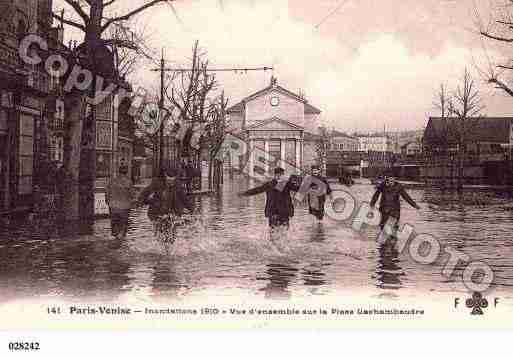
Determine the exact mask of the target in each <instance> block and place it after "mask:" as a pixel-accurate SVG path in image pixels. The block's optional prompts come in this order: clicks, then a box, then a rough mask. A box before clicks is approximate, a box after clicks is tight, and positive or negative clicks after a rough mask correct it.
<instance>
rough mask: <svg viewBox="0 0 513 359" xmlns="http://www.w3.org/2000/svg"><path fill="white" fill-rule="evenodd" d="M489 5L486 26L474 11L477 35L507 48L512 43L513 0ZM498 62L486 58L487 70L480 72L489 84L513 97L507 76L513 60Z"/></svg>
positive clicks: (499, 0)
mask: <svg viewBox="0 0 513 359" xmlns="http://www.w3.org/2000/svg"><path fill="white" fill-rule="evenodd" d="M491 4H492V13H491V18H490V19H489V20H488V22H487V23H486V24H485V21H484V20H483V19H482V18H481V16H480V14H479V12H478V10H477V9H476V20H477V21H476V23H477V28H478V31H479V34H480V35H481V36H482V37H483V38H485V39H487V40H490V41H492V42H494V43H496V44H498V45H504V46H505V47H506V48H508V47H509V46H511V44H512V43H513V0H494V1H492V2H491ZM487 56H488V54H487ZM498 61H499V63H495V62H494V61H492V59H490V58H488V69H486V70H485V71H481V72H482V73H483V74H484V75H485V76H486V78H487V81H488V82H489V83H490V84H492V85H494V86H495V87H496V88H497V89H499V90H501V91H503V92H505V93H506V94H508V95H509V96H513V87H512V85H511V84H509V83H508V80H509V79H510V78H511V75H509V76H508V74H509V73H511V70H513V59H512V58H505V59H503V60H498Z"/></svg>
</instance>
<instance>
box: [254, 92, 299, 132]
mask: <svg viewBox="0 0 513 359" xmlns="http://www.w3.org/2000/svg"><path fill="white" fill-rule="evenodd" d="M274 96H276V97H278V99H279V104H278V105H277V106H273V105H271V98H272V97H274ZM275 116H276V117H278V118H280V119H282V120H285V121H288V122H291V123H293V124H295V125H298V126H302V127H303V126H304V123H305V105H304V104H303V103H302V102H299V101H298V100H296V99H293V98H292V97H289V96H286V95H283V94H282V93H280V92H278V91H270V92H269V93H267V94H264V95H262V96H259V97H256V98H254V99H252V100H251V101H248V102H247V103H246V121H247V122H246V126H251V125H253V124H255V123H256V122H259V121H263V120H267V119H269V118H272V117H275Z"/></svg>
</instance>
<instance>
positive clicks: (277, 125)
mask: <svg viewBox="0 0 513 359" xmlns="http://www.w3.org/2000/svg"><path fill="white" fill-rule="evenodd" d="M246 129H247V130H259V131H260V130H286V131H290V130H295V131H303V127H301V126H298V125H295V124H293V123H290V122H288V121H285V120H282V119H281V118H278V117H273V118H270V119H268V120H264V121H260V122H258V123H255V124H253V125H251V126H249V127H247V128H246Z"/></svg>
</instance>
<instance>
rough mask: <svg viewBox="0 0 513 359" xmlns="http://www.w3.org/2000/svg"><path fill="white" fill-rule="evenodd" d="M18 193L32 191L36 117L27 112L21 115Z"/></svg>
mask: <svg viewBox="0 0 513 359" xmlns="http://www.w3.org/2000/svg"><path fill="white" fill-rule="evenodd" d="M18 153H19V157H18V165H19V167H18V168H19V173H18V193H19V194H30V193H32V174H33V167H34V118H33V117H32V116H28V115H25V114H21V116H20V138H19V152H18Z"/></svg>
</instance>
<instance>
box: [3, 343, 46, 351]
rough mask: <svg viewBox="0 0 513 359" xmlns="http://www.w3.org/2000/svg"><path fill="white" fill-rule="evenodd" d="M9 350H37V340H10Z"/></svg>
mask: <svg viewBox="0 0 513 359" xmlns="http://www.w3.org/2000/svg"><path fill="white" fill-rule="evenodd" d="M9 350H12V351H35V350H39V343H38V342H10V343H9Z"/></svg>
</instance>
